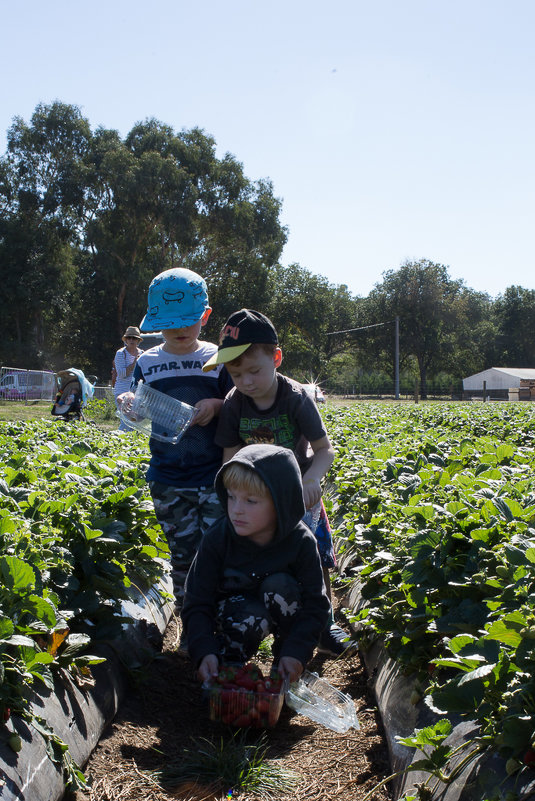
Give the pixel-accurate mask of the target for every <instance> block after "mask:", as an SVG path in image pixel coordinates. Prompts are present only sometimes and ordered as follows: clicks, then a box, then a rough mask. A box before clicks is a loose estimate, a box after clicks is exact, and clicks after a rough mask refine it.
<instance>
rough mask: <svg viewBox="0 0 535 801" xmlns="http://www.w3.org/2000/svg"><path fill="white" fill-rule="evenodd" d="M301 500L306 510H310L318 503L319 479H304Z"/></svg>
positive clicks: (319, 494)
mask: <svg viewBox="0 0 535 801" xmlns="http://www.w3.org/2000/svg"><path fill="white" fill-rule="evenodd" d="M303 498H304V501H305V508H306V509H310V508H311V507H312V506H315V505H316V504H317V503H319V502H320V500H321V484H320V480H319V478H306V479H305V480H304V481H303Z"/></svg>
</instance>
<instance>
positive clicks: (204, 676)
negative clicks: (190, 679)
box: [197, 654, 219, 681]
mask: <svg viewBox="0 0 535 801" xmlns="http://www.w3.org/2000/svg"><path fill="white" fill-rule="evenodd" d="M218 673H219V659H218V658H217V656H216V655H215V654H206V656H205V657H203V659H202V660H201V664H200V665H199V667H198V669H197V674H198V676H199V679H200V680H201V681H210V680H211V679H215V678H217V675H218Z"/></svg>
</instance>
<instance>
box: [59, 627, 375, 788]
mask: <svg viewBox="0 0 535 801" xmlns="http://www.w3.org/2000/svg"><path fill="white" fill-rule="evenodd" d="M179 625H180V624H179V623H178V621H177V620H176V619H174V618H173V619H172V621H171V623H170V625H169V626H168V628H167V631H166V632H165V636H164V643H163V648H162V651H161V654H158V656H157V658H156V659H155V660H154V661H153V662H152V663H151V664H150V666H149V667H148V668H147V671H146V675H145V678H144V680H143V681H142V682H141V683H140V684H139V685H138V686H136V687H133V688H132V690H131V692H130V693H129V695H128V698H127V699H126V700H125V701H124V702H123V704H122V706H121V709H120V710H119V713H118V715H117V717H116V719H115V720H114V722H113V723H112V725H111V726H110V727H109V728H108V730H106V731H105V732H104V733H103V736H102V738H101V741H100V743H99V745H98V747H97V748H96V750H95V752H94V753H93V755H92V757H91V759H90V761H89V763H88V765H87V766H86V768H85V774H86V776H87V778H88V780H89V785H90V786H89V789H88V790H87V791H85V792H78V793H75V794H72V795H69V797H68V800H69V801H170V800H171V799H173V800H175V799H177V798H178V799H184V801H201V799H202V801H219V799H225V798H232V801H258V800H259V799H260V798H261V796H257V795H255V794H252V795H251V794H250V793H247V792H243V791H242V792H239V791H238V790H237V789H236V788H232V787H228V788H227V787H224V788H221V787H220V788H215V790H214V789H213V788H210V787H206V786H205V787H201V788H199V787H198V786H195V785H193V784H187V783H184V784H182V785H181V786H179V787H175V788H173V789H172V790H170V789H167V790H166V789H164V788H163V787H162V785H161V783H160V782H159V781H158V780H157V779H155V777H154V775H153V772H154V771H161V770H162V769H165V767H166V766H169V765H171V764H173V763H176V762H177V761H180V759H181V758H182V759H183V757H184V753H187V752H188V751H191V750H192V748H194V747H195V741H198V740H199V738H208V739H210V740H212V741H214V742H219V741H220V740H221V738H227V737H230V736H231V732H230V730H229V728H228V727H226V726H223V725H222V724H218V723H214V722H211V721H210V720H209V719H208V712H207V709H206V706H205V705H204V704H203V700H202V696H201V691H200V686H199V683H198V681H197V680H196V679H195V676H194V672H193V669H192V666H191V664H190V662H189V660H188V659H185V658H184V657H181V656H179V655H178V653H177V651H176V647H177V643H178V633H179V632H178V628H179ZM267 664H268V663H267ZM309 669H310V670H314V671H316V672H318V673H319V674H320V675H322V676H324V677H325V678H326V679H327V680H328V681H329V682H330V683H331V684H332V685H333V686H335V687H337V688H338V689H340V690H341V691H343V692H344V693H347V694H349V695H350V696H351V697H352V698H353V699H354V701H355V706H356V709H357V714H358V718H359V722H360V725H361V728H360V730H358V731H357V730H354V729H350V730H349V731H348V732H347V733H344V734H339V733H336V732H334V731H331V730H330V729H327V728H325V727H324V726H321V725H319V724H316V723H314V722H313V721H311V720H309V719H308V718H305V717H303V716H301V715H297V714H296V713H295V712H293V711H292V710H291V709H289V708H288V707H287V706H286V705H285V706H284V707H283V709H282V712H281V716H280V719H279V722H278V723H277V725H276V727H275V728H273V729H270V730H268V732H267V735H268V743H269V752H268V756H269V758H270V759H275V760H277V762H278V763H279V764H281V765H283V766H284V767H287V768H289V769H291V770H292V771H294V772H296V773H297V774H298V777H299V781H298V785H297V787H295V788H293V789H292V790H291V792H289V793H287V794H283V795H277V796H276V801H284V799H286V798H288V799H290V798H291V799H294V800H295V801H331V799H344V801H345V800H346V799H349V800H350V801H361V799H364V797H365V795H366V794H367V793H369V792H370V791H371V790H372V789H373V788H374V787H375V785H377V784H378V783H379V782H380V781H381V780H382V779H383V778H384V777H385V776H387V775H388V774H389V772H390V771H389V763H388V753H387V749H386V745H385V742H384V739H383V733H382V728H381V720H380V716H379V713H378V711H377V708H376V705H375V702H374V699H373V694H372V693H371V691H370V689H369V687H368V683H367V677H366V674H365V671H364V668H363V664H362V662H361V659H360V657H359V655H356V656H353V657H351V658H350V659H348V660H340V659H339V660H333V659H328V658H326V657H324V656H319V655H318V656H315V657H314V660H313V661H312V662H311V664H310V665H309ZM258 736H259V733H258V732H251V733H250V734H249V735H248V737H251V738H252V741H254V738H258ZM264 798H265V796H264ZM389 798H390V796H389V793H388V790H387V789H386V788H385V787H381V788H380V789H378V790H377V791H375V792H373V794H372V795H371V796H370V801H372V800H373V801H388V800H389Z"/></svg>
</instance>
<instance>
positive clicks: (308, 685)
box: [285, 670, 360, 732]
mask: <svg viewBox="0 0 535 801" xmlns="http://www.w3.org/2000/svg"><path fill="white" fill-rule="evenodd" d="M285 700H286V703H287V704H288V706H289V707H291V708H292V709H294V710H295V711H296V712H298V713H299V714H300V715H305V717H307V718H310V719H311V720H315V721H316V723H321V724H322V725H323V726H326V727H327V728H328V729H332V730H333V731H337V732H345V731H348V730H349V729H351V728H353V729H360V723H359V721H358V718H357V713H356V711H355V704H354V702H353V699H352V698H350V697H349V695H345V693H342V692H340V690H337V689H336V688H335V687H333V686H332V685H331V684H329V682H328V681H326V680H325V679H322V678H320V677H319V676H318V674H317V673H310V672H309V671H308V670H305V671H304V673H303V674H302V675H301V678H300V679H299V681H296V682H294V683H293V684H291V685H290V686H289V688H288V690H287V692H286V695H285Z"/></svg>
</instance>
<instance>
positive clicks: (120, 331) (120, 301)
mask: <svg viewBox="0 0 535 801" xmlns="http://www.w3.org/2000/svg"><path fill="white" fill-rule="evenodd" d="M125 297H126V281H123V283H122V284H121V288H120V289H119V295H118V297H117V333H118V335H119V339H120V338H121V337H122V335H123V331H124V326H125V322H124V320H123V307H124V299H125Z"/></svg>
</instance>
